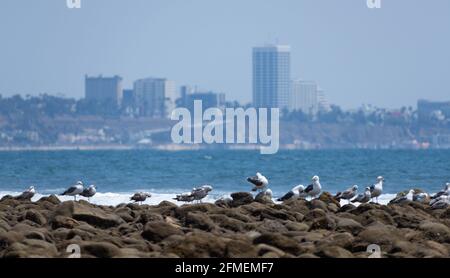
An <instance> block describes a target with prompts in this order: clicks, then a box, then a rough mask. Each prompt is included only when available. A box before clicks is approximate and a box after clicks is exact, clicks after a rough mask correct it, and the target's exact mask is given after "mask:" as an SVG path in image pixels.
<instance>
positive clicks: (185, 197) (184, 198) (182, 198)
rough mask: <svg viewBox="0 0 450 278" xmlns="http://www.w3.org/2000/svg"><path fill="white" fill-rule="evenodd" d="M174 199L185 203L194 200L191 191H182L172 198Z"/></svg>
mask: <svg viewBox="0 0 450 278" xmlns="http://www.w3.org/2000/svg"><path fill="white" fill-rule="evenodd" d="M173 199H174V200H176V201H178V202H186V203H191V202H193V201H194V199H195V198H194V196H193V195H192V192H186V193H182V194H179V195H176V197H175V198H173Z"/></svg>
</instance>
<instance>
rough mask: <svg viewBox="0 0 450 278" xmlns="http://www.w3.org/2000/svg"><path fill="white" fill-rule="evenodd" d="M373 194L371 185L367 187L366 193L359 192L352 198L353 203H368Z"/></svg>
mask: <svg viewBox="0 0 450 278" xmlns="http://www.w3.org/2000/svg"><path fill="white" fill-rule="evenodd" d="M371 197H372V195H371V193H370V187H366V190H365V191H364V193H359V194H358V196H356V198H355V199H353V200H352V203H356V202H358V203H367V202H369V201H370V199H371Z"/></svg>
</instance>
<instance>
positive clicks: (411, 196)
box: [391, 189, 414, 204]
mask: <svg viewBox="0 0 450 278" xmlns="http://www.w3.org/2000/svg"><path fill="white" fill-rule="evenodd" d="M407 201H410V202H412V201H414V189H411V190H409V191H408V194H406V195H404V196H401V197H397V198H395V199H394V200H392V201H391V203H392V204H401V203H404V202H407Z"/></svg>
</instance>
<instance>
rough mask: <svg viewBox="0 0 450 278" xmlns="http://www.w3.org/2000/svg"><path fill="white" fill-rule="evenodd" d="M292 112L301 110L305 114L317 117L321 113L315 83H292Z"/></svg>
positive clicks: (302, 81) (300, 81)
mask: <svg viewBox="0 0 450 278" xmlns="http://www.w3.org/2000/svg"><path fill="white" fill-rule="evenodd" d="M290 104H291V105H290V110H291V111H294V110H301V111H302V112H303V113H305V114H310V115H315V114H317V112H318V111H319V94H318V87H317V83H316V82H314V81H304V80H294V81H292V94H291V103H290Z"/></svg>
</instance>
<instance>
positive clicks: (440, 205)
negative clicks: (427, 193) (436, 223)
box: [430, 196, 450, 209]
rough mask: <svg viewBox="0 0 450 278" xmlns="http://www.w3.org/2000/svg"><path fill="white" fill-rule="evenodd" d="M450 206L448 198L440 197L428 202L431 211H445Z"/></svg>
mask: <svg viewBox="0 0 450 278" xmlns="http://www.w3.org/2000/svg"><path fill="white" fill-rule="evenodd" d="M449 204H450V197H449V196H441V197H439V198H437V199H433V200H432V201H431V202H430V206H431V208H432V209H445V208H447V207H448V205H449Z"/></svg>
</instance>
